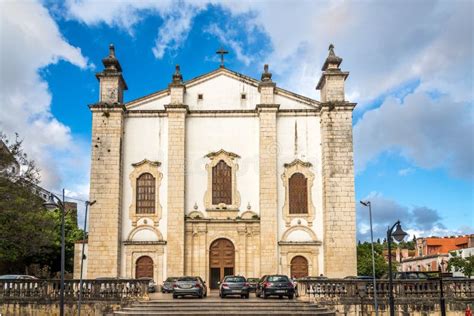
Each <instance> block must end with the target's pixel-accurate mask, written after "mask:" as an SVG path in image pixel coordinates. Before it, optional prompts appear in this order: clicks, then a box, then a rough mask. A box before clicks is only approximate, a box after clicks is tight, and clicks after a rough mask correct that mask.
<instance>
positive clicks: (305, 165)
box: [283, 159, 313, 168]
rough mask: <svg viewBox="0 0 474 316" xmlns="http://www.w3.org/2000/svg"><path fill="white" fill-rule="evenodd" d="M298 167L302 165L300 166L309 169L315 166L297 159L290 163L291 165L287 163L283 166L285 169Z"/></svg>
mask: <svg viewBox="0 0 474 316" xmlns="http://www.w3.org/2000/svg"><path fill="white" fill-rule="evenodd" d="M296 165H300V166H303V167H307V168H310V167H312V166H313V165H312V164H311V162H305V161H302V160H300V159H295V160H293V161H292V162H290V163H285V164H283V167H285V168H290V167H293V166H296Z"/></svg>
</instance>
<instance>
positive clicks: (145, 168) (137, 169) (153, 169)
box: [129, 159, 163, 226]
mask: <svg viewBox="0 0 474 316" xmlns="http://www.w3.org/2000/svg"><path fill="white" fill-rule="evenodd" d="M160 166H161V163H160V162H159V161H150V160H148V159H143V160H142V161H140V162H137V163H133V164H132V167H133V171H132V172H131V173H130V175H129V179H130V185H131V187H132V202H131V203H130V207H129V217H130V219H131V220H132V225H133V226H137V222H138V221H139V220H140V219H141V218H150V219H152V220H153V222H154V224H155V225H156V226H158V224H159V221H160V219H161V213H162V210H161V204H160V186H161V179H163V174H162V173H161V172H160V170H159V167H160ZM143 173H149V174H151V175H152V176H153V177H154V178H155V194H156V196H155V213H154V214H137V212H136V211H137V205H136V203H137V179H138V177H139V176H140V175H141V174H143Z"/></svg>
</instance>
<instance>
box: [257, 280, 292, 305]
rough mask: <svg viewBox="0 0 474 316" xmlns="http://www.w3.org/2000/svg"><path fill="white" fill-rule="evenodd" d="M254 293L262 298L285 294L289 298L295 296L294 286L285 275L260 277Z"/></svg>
mask: <svg viewBox="0 0 474 316" xmlns="http://www.w3.org/2000/svg"><path fill="white" fill-rule="evenodd" d="M255 295H256V296H257V297H262V298H267V297H269V296H272V295H273V296H278V297H280V298H282V297H283V296H287V297H288V298H289V299H290V300H291V299H293V297H294V296H295V287H294V285H293V282H291V280H290V279H289V278H288V277H287V276H286V275H266V276H264V277H263V278H262V279H260V281H259V283H258V285H257V290H256V291H255Z"/></svg>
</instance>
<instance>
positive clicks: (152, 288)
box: [138, 278, 156, 293]
mask: <svg viewBox="0 0 474 316" xmlns="http://www.w3.org/2000/svg"><path fill="white" fill-rule="evenodd" d="M138 279H139V280H148V292H149V293H155V292H156V283H155V281H154V280H153V279H152V278H138Z"/></svg>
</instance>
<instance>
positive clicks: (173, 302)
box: [114, 297, 335, 316]
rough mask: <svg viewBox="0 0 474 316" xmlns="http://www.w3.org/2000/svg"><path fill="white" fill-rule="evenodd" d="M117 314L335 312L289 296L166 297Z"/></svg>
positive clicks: (322, 313) (299, 313)
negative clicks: (243, 297)
mask: <svg viewBox="0 0 474 316" xmlns="http://www.w3.org/2000/svg"><path fill="white" fill-rule="evenodd" d="M114 315H117V316H118V315H335V314H334V312H330V311H328V310H327V309H325V308H322V307H318V306H316V305H314V304H310V303H308V302H303V301H299V300H296V299H295V300H288V299H266V300H264V299H259V298H255V297H252V298H251V299H247V300H246V299H240V298H239V299H232V298H229V299H227V298H226V299H220V298H218V297H217V298H214V297H208V298H204V299H192V298H189V299H187V298H185V299H164V300H150V301H146V302H138V303H134V304H133V305H131V306H129V307H124V308H122V309H121V310H119V311H116V312H115V313H114Z"/></svg>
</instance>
